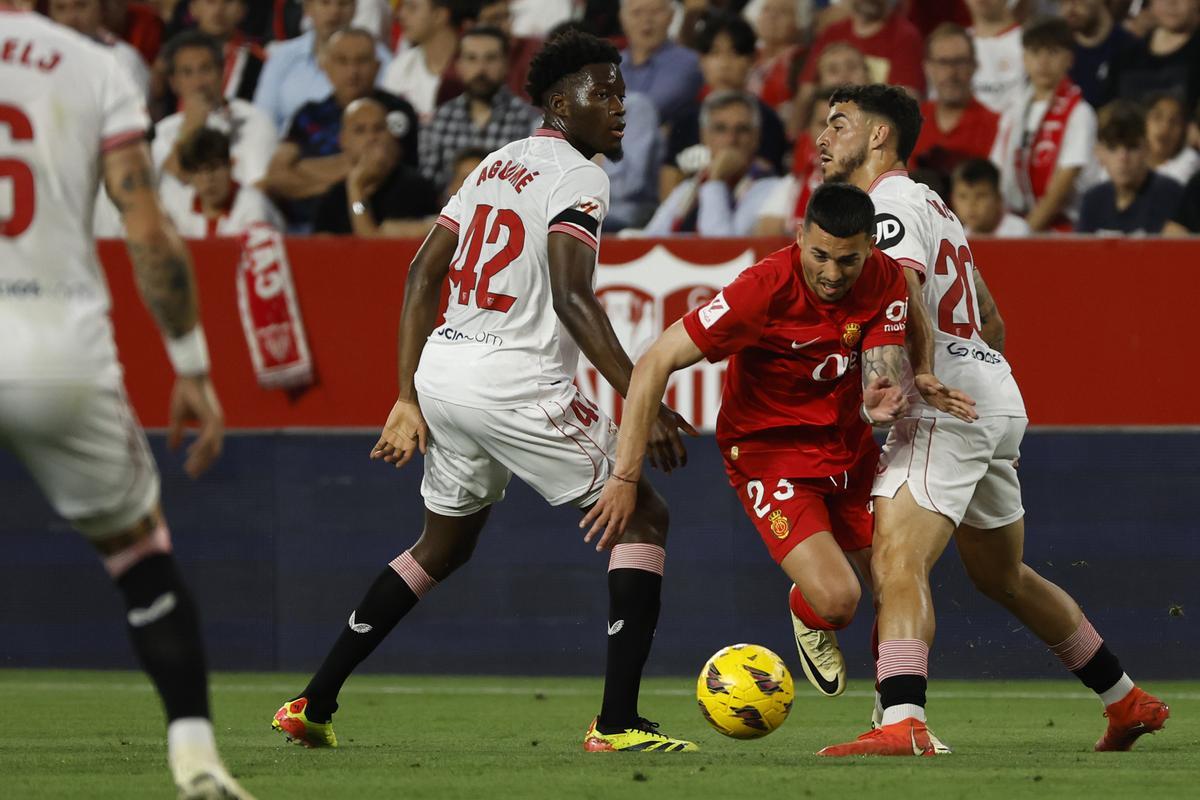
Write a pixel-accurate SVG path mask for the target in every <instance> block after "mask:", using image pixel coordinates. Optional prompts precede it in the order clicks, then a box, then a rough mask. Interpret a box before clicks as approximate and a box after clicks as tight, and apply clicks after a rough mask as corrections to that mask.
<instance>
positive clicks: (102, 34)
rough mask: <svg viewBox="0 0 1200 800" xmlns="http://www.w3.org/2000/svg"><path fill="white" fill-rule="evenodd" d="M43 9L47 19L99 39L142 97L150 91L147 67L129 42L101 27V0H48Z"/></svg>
mask: <svg viewBox="0 0 1200 800" xmlns="http://www.w3.org/2000/svg"><path fill="white" fill-rule="evenodd" d="M46 12H47V14H48V15H49V17H50V19H52V20H54V21H55V22H57V23H58V24H59V25H65V26H67V27H68V28H71V29H72V30H76V31H79V32H80V33H82V34H83V35H84V36H86V37H88V38H89V39H91V40H93V41H96V42H99V43H100V44H102V45H104V46H105V47H107V48H109V49H110V50H112V51H113V55H115V56H116V57H117V61H118V62H119V63H120V64H121V66H122V67H124V68H125V70H126V72H127V73H128V74H129V76H130V77H132V78H133V81H134V84H135V85H136V86H137V87H138V88H139V89H141V91H142V95H143V96H146V95H147V94H148V93H149V91H150V69H149V68H148V67H147V66H146V62H145V61H144V60H143V59H142V55H141V53H139V52H138V51H137V50H136V49H135V48H134V47H133V46H132V45H131V44H129V43H128V42H124V41H122V40H121V39H119V38H117V36H115V35H114V34H112V33H111V32H109V31H108V30H107V29H105V27H104V24H103V21H104V4H103V0H49V2H48V3H47V4H46Z"/></svg>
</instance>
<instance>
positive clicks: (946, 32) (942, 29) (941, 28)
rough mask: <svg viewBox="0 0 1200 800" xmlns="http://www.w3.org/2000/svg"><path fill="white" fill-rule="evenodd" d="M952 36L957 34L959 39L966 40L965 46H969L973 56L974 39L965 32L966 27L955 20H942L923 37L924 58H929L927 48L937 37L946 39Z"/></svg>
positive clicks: (973, 56) (972, 56)
mask: <svg viewBox="0 0 1200 800" xmlns="http://www.w3.org/2000/svg"><path fill="white" fill-rule="evenodd" d="M952 36H957V37H958V38H960V39H966V40H967V46H968V47H970V48H971V58H972V59H974V58H975V39H974V38H973V37H972V36H971V34H970V33H968V32H967V29H966V28H964V27H963V26H962V25H959V24H958V23H957V22H943V23H942V24H941V25H938V26H937V27H936V28H934V29H933V30H932V31H930V32H929V35H928V36H926V37H925V58H926V59H928V58H929V48H930V47H932V46H933V43H934V42H936V41H937V40H938V39H948V38H950V37H952Z"/></svg>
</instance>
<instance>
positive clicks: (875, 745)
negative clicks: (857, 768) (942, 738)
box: [817, 717, 937, 757]
mask: <svg viewBox="0 0 1200 800" xmlns="http://www.w3.org/2000/svg"><path fill="white" fill-rule="evenodd" d="M817 755H819V756H833V757H838V756H933V755H937V748H936V747H935V746H934V744H933V741H932V739H931V738H930V735H929V729H928V728H926V727H925V723H924V722H921V720H919V719H915V718H913V717H909V718H908V719H904V720H900V721H899V722H893V723H892V724H891V725H883V726H881V727H879V728H875V729H874V730H871V731H867V732H866V733H864V734H863V735H862V736H860V737H858V738H857V739H855V740H854V741H853V742H846V743H845V744H834V745H830V746H829V747H826V748H825V749H824V750H821V751H820V752H819V753H817Z"/></svg>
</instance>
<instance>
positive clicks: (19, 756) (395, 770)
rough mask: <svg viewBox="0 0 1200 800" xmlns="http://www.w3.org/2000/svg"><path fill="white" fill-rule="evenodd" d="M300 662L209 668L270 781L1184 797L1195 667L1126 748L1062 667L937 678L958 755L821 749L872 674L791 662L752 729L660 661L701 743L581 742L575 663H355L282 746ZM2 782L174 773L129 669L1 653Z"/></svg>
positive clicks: (331, 785) (938, 701) (439, 790)
mask: <svg viewBox="0 0 1200 800" xmlns="http://www.w3.org/2000/svg"><path fill="white" fill-rule="evenodd" d="M303 684H304V679H303V678H302V677H301V676H299V675H280V674H265V675H264V674H220V675H217V676H215V677H214V680H213V704H214V710H215V714H216V719H217V732H218V733H217V736H218V739H219V741H220V745H221V748H222V751H223V754H224V756H225V760H226V762H227V763H228V765H229V767H230V769H231V771H232V772H233V773H234V774H235V775H237V776H238V777H239V778H240V779H241V780H242V781H243V783H244V785H245V786H246V787H247V788H248V789H249V790H250V791H252V792H254V793H255V794H256V795H257V796H258V797H259V798H260V800H270V799H271V798H288V800H295V798H306V800H333V798H353V800H367V799H368V798H375V797H379V798H385V797H386V798H406V800H407V799H408V798H412V799H413V800H421V799H423V798H430V799H431V800H432V799H435V798H436V799H437V800H441V799H442V798H467V799H469V800H490V799H491V798H571V800H583V799H585V798H597V800H599V799H600V798H604V799H605V800H609V799H612V798H616V799H618V800H627V798H628V799H634V800H636V798H647V799H648V800H650V799H653V800H668V799H670V798H686V800H702V799H703V798H721V800H734V798H764V799H765V798H804V797H820V798H825V797H831V798H842V797H855V798H857V797H868V796H877V797H882V798H887V800H893V799H894V798H906V797H914V798H921V800H940V798H969V800H983V798H1021V797H1085V798H1089V800H1091V799H1092V798H1102V797H1125V798H1138V797H1156V798H1176V797H1195V796H1196V795H1195V794H1194V792H1196V791H1197V788H1196V787H1197V781H1198V779H1200V722H1197V720H1198V719H1200V683H1196V682H1187V683H1184V682H1160V683H1153V682H1151V683H1149V684H1147V686H1146V688H1147V689H1149V690H1150V691H1153V692H1155V693H1158V694H1159V695H1160V696H1162V697H1163V699H1164V700H1166V701H1167V702H1168V703H1169V704H1170V706H1171V713H1172V718H1171V721H1170V722H1169V723H1168V724H1167V728H1166V730H1165V731H1163V732H1162V733H1159V734H1158V735H1155V736H1146V737H1143V738H1142V740H1141V741H1140V742H1139V743H1138V745H1137V747H1136V748H1135V749H1134V752H1132V753H1093V752H1092V750H1091V746H1092V743H1093V742H1094V741H1095V740H1096V738H1097V737H1098V736H1099V734H1100V732H1101V730H1102V729H1103V726H1104V718H1103V717H1102V716H1101V711H1100V706H1099V703H1098V702H1097V701H1096V700H1095V699H1094V697H1092V696H1090V695H1088V694H1086V693H1085V692H1084V691H1083V690H1082V687H1080V686H1079V685H1078V684H1076V683H1072V682H1067V681H1053V682H1050V681H1024V682H983V681H939V682H937V683H936V684H935V685H934V688H933V690H932V692H931V696H930V713H931V723H932V727H933V730H934V731H935V732H936V733H937V734H938V735H939V736H940V737H941V738H942V739H943V740H944V741H945V742H946V743H947V744H949V745H950V746H951V747H953V748H954V749H955V754H954V755H952V756H948V757H945V758H933V759H873V760H867V759H852V760H828V761H827V760H824V759H818V758H816V757H815V756H813V755H812V754H813V752H815V751H816V750H817V749H819V748H820V747H822V746H824V745H826V744H831V743H834V742H840V741H844V740H847V739H850V738H852V737H854V736H856V735H857V734H859V733H861V732H862V731H863V730H864V729H865V723H866V722H867V720H868V718H869V715H870V707H871V699H870V698H871V695H870V688H871V687H870V685H869V684H868V683H866V682H855V683H852V684H851V687H850V689H849V690H848V691H847V693H846V695H845V696H843V697H841V698H837V699H833V700H829V699H825V698H822V697H819V696H817V695H816V694H815V692H814V691H813V690H812V689H811V688H810V687H809V686H808V685H807V684H806V683H803V679H802V678H800V679H799V681H798V682H797V690H798V692H799V693H798V696H797V699H796V704H795V706H794V708H793V710H792V715H791V718H790V719H789V720H788V722H787V724H786V725H784V726H783V727H782V728H781V729H780V730H779V731H777V732H775V733H774V734H772V735H771V736H768V737H767V738H765V739H760V740H757V741H746V742H741V741H733V740H730V739H725V738H724V737H722V736H720V735H719V734H717V733H716V732H715V731H712V730H711V729H710V728H709V727H708V726H707V725H706V724H705V723H704V721H703V720H702V718H701V717H700V714H699V713H698V711H697V710H696V703H695V700H694V699H693V694H692V692H693V688H694V680H693V679H689V678H654V679H650V680H647V681H646V683H645V685H644V687H643V697H642V709H641V710H642V713H644V714H646V715H647V716H649V717H650V718H651V719H654V720H657V721H659V722H661V723H662V727H663V730H665V731H667V732H669V733H671V734H672V735H675V736H682V737H686V738H692V739H695V740H696V741H698V742H699V743H700V746H701V748H702V751H701V752H699V753H695V754H684V755H679V754H658V753H651V754H632V753H631V754H617V753H599V754H587V753H583V752H582V751H581V749H580V743H581V738H582V735H583V731H584V728H585V727H586V726H587V724H588V722H589V721H590V720H591V718H592V716H593V714H594V713H595V711H596V709H597V707H598V705H599V692H600V681H599V680H597V679H583V678H502V677H469V678H454V677H446V676H440V677H411V676H386V675H363V676H357V677H354V678H351V680H350V683H349V685H348V686H347V688H346V691H345V692H344V693H343V695H342V698H341V704H342V707H341V711H340V712H339V713H338V716H337V718H336V723H337V731H338V736H339V738H340V740H341V744H342V747H341V748H340V749H338V750H323V751H310V750H304V749H302V748H299V747H295V746H285V744H284V740H283V738H282V737H281V736H280V735H279V734H276V733H274V732H272V731H271V730H270V729H269V727H268V725H269V721H270V718H271V715H272V714H273V713H274V711H275V709H276V708H277V707H278V706H279V704H280V703H281V702H282V700H283V699H285V698H286V697H287V696H288V695H289V693H291V692H295V691H298V687H302V686H303ZM0 709H2V710H3V716H2V720H3V721H2V724H0V774H3V776H4V778H3V789H2V790H0V793H2V794H3V795H4V797H6V798H12V799H13V800H25V799H26V798H123V799H125V798H143V797H145V798H166V797H172V796H173V787H172V786H171V785H170V780H169V777H168V774H167V769H166V746H165V743H164V736H163V725H162V717H161V712H160V710H159V706H158V701H157V699H156V698H155V696H154V694H153V693H152V691H151V690H150V687H149V684H148V683H147V682H146V680H145V679H144V678H143V677H142V676H141V675H140V674H139V673H129V672H83V671H78V672H75V671H35V670H0Z"/></svg>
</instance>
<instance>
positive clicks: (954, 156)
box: [909, 22, 1000, 180]
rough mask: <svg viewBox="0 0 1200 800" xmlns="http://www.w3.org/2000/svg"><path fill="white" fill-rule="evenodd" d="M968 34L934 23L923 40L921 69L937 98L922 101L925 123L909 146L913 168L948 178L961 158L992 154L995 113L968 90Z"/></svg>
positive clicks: (971, 56) (971, 51)
mask: <svg viewBox="0 0 1200 800" xmlns="http://www.w3.org/2000/svg"><path fill="white" fill-rule="evenodd" d="M975 66H976V62H975V47H974V44H973V43H972V41H971V36H970V34H968V33H967V32H966V30H965V29H963V28H962V27H960V26H958V25H955V24H954V23H953V22H947V23H944V24H942V25H941V26H939V27H938V28H937V29H936V30H934V31H933V33H931V34H930V35H929V38H928V39H927V40H926V42H925V71H926V74H927V75H928V77H929V83H930V85H931V86H932V87H933V93H934V94H935V95H936V97H937V99H936V100H926V101H925V102H924V103H922V104H921V116H922V117H924V118H925V119H926V120H927V122H926V124H925V125H922V126H921V135H920V137H918V139H917V145H916V147H915V148H914V149H913V153H912V157H911V158H910V159H909V164H910V165H911V166H912V168H913V169H927V170H933V171H934V172H937V173H938V174H939V175H941V176H942V178H944V179H947V180H948V179H949V177H950V174H951V173H952V172H954V168H955V167H957V166H958V165H959V164H960V163H962V162H963V161H966V160H967V159H970V158H987V157H988V155H989V154H990V153H991V152H992V142H993V141H995V139H996V129H997V128H998V127H999V125H1000V115H999V114H997V113H996V112H995V111H992V110H991V109H989V108H987V107H986V106H984V105H983V104H982V103H980V102H979V101H978V100H976V99H975V97H974V95H972V93H971V78H972V76H973V75H974V73H975Z"/></svg>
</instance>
